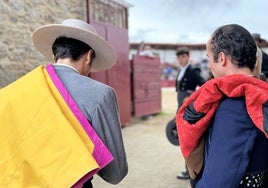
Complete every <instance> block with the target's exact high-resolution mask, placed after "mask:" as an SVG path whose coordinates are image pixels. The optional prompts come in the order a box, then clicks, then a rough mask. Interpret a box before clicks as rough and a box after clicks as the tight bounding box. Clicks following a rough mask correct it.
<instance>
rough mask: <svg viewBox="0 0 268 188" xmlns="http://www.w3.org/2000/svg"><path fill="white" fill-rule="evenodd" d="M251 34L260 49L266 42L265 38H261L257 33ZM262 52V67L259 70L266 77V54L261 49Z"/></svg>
mask: <svg viewBox="0 0 268 188" xmlns="http://www.w3.org/2000/svg"><path fill="white" fill-rule="evenodd" d="M251 36H252V37H253V39H254V41H255V43H256V45H257V46H258V47H259V48H260V49H261V46H262V45H263V44H265V43H266V40H264V39H263V38H261V35H260V34H259V33H252V34H251ZM261 52H262V67H261V72H262V73H263V74H264V76H265V77H266V78H268V55H267V54H266V53H265V52H264V51H263V50H261Z"/></svg>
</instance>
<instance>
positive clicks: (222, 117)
mask: <svg viewBox="0 0 268 188" xmlns="http://www.w3.org/2000/svg"><path fill="white" fill-rule="evenodd" d="M212 125H213V127H214V129H215V131H216V130H217V132H220V133H221V134H229V135H236V136H239V135H240V136H241V135H243V134H244V135H245V136H246V135H248V134H250V131H251V130H253V129H255V126H254V124H253V122H252V120H251V118H250V116H249V114H248V112H247V109H246V104H245V99H244V98H243V97H239V98H226V99H224V100H222V102H221V103H220V104H219V106H218V108H217V110H216V113H215V115H214V120H213V123H212ZM236 136H235V137H236ZM235 137H234V138H235Z"/></svg>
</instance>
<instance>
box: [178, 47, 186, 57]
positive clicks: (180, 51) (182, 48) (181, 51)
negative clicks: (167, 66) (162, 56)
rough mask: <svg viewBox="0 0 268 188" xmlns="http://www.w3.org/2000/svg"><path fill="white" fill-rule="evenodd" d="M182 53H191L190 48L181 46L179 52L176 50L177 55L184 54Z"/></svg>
mask: <svg viewBox="0 0 268 188" xmlns="http://www.w3.org/2000/svg"><path fill="white" fill-rule="evenodd" d="M182 54H187V55H189V48H187V47H180V48H178V49H177V52H176V55H177V56H179V55H182Z"/></svg>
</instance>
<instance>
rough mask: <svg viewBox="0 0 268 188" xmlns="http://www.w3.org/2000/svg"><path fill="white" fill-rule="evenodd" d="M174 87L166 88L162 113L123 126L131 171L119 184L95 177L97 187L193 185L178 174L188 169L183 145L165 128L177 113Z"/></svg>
mask: <svg viewBox="0 0 268 188" xmlns="http://www.w3.org/2000/svg"><path fill="white" fill-rule="evenodd" d="M176 101H177V100H176V92H175V89H174V88H163V89H162V113H160V114H158V115H155V116H151V117H149V118H148V119H147V120H141V119H140V118H133V119H132V123H131V125H129V126H126V127H124V128H123V129H122V132H123V137H124V143H125V148H126V152H127V158H128V165H129V172H128V174H127V176H126V177H125V178H124V179H123V180H122V181H121V182H120V183H119V184H117V185H111V184H109V183H107V182H105V181H104V180H102V179H101V178H100V177H98V176H94V179H93V185H94V188H190V184H189V181H188V180H178V179H177V178H176V175H177V174H178V172H179V171H181V170H184V160H183V158H182V155H181V153H180V148H179V147H178V146H174V145H172V144H170V143H169V141H168V140H167V138H166V134H165V128H166V124H167V122H168V121H169V120H170V119H172V118H173V117H174V115H175V112H176V107H177V102H176Z"/></svg>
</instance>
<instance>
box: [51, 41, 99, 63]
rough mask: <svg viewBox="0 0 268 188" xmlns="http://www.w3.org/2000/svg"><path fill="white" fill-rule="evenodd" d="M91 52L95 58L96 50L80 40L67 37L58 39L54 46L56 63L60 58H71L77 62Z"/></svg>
mask: <svg viewBox="0 0 268 188" xmlns="http://www.w3.org/2000/svg"><path fill="white" fill-rule="evenodd" d="M89 50H92V51H93V58H94V57H95V53H94V50H93V49H92V48H91V47H90V46H89V45H87V44H86V43H84V42H82V41H80V40H77V39H73V38H68V37H65V36H61V37H58V38H57V39H56V40H55V41H54V43H53V45H52V52H53V55H54V60H55V62H56V61H58V59H59V58H71V59H72V60H73V61H77V60H79V59H80V58H81V56H82V55H84V54H86V53H87V52H88V51H89Z"/></svg>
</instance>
